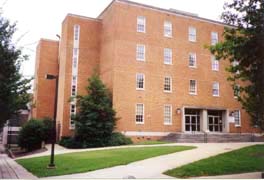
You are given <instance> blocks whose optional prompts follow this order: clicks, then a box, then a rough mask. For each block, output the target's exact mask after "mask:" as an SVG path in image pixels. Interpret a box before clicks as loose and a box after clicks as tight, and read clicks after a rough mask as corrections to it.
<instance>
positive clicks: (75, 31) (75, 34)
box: [74, 25, 80, 41]
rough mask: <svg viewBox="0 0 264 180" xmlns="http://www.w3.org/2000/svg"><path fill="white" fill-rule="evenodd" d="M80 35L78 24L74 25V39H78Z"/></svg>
mask: <svg viewBox="0 0 264 180" xmlns="http://www.w3.org/2000/svg"><path fill="white" fill-rule="evenodd" d="M79 36H80V26H79V25H74V40H75V41H78V40H79Z"/></svg>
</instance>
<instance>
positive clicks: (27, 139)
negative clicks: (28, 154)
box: [18, 119, 45, 151]
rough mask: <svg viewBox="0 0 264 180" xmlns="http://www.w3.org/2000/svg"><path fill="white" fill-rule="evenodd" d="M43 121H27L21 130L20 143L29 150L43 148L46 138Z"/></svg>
mask: <svg viewBox="0 0 264 180" xmlns="http://www.w3.org/2000/svg"><path fill="white" fill-rule="evenodd" d="M43 127H44V125H43V122H42V121H40V120H36V119H31V120H29V121H28V122H27V123H25V124H24V125H23V126H22V128H21V130H20V131H19V136H18V144H19V146H20V147H21V148H24V149H26V150H27V151H32V150H35V149H39V148H41V142H42V141H43V140H44V137H45V135H44V131H43Z"/></svg>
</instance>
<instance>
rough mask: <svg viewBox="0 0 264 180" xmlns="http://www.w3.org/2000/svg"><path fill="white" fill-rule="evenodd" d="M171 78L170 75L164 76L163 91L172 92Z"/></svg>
mask: <svg viewBox="0 0 264 180" xmlns="http://www.w3.org/2000/svg"><path fill="white" fill-rule="evenodd" d="M171 84H172V80H171V77H168V76H167V77H165V78H164V92H172V85H171Z"/></svg>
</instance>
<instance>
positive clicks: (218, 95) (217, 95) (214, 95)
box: [212, 82, 220, 97]
mask: <svg viewBox="0 0 264 180" xmlns="http://www.w3.org/2000/svg"><path fill="white" fill-rule="evenodd" d="M215 83H217V84H218V94H213V97H220V83H219V82H213V87H212V91H213V88H214V84H215Z"/></svg>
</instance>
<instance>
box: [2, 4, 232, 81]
mask: <svg viewBox="0 0 264 180" xmlns="http://www.w3.org/2000/svg"><path fill="white" fill-rule="evenodd" d="M111 1H112V0H0V6H1V7H3V15H4V16H5V17H6V18H8V19H9V20H11V22H17V28H18V31H17V32H16V34H15V37H14V40H15V41H14V42H16V40H18V39H20V37H22V38H21V39H20V40H19V41H18V43H17V45H18V46H22V47H24V48H23V53H24V54H28V55H29V61H27V62H24V63H23V66H22V73H23V74H24V75H25V76H30V75H34V67H35V50H36V45H37V42H38V40H39V39H40V38H48V39H54V40H56V39H57V38H56V34H60V33H61V23H62V21H63V19H64V17H65V16H66V14H67V13H73V14H78V15H83V16H88V17H97V16H98V15H99V14H100V12H102V10H103V9H104V8H105V7H106V6H107V5H108V4H109V3H110V2H111ZM131 1H135V2H140V3H143V4H148V5H153V6H157V7H161V8H166V9H169V8H174V9H178V10H182V11H187V12H191V13H197V14H198V15H199V16H200V17H204V18H208V19H213V20H220V15H221V13H222V11H223V5H224V2H226V1H227V0H131Z"/></svg>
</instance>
